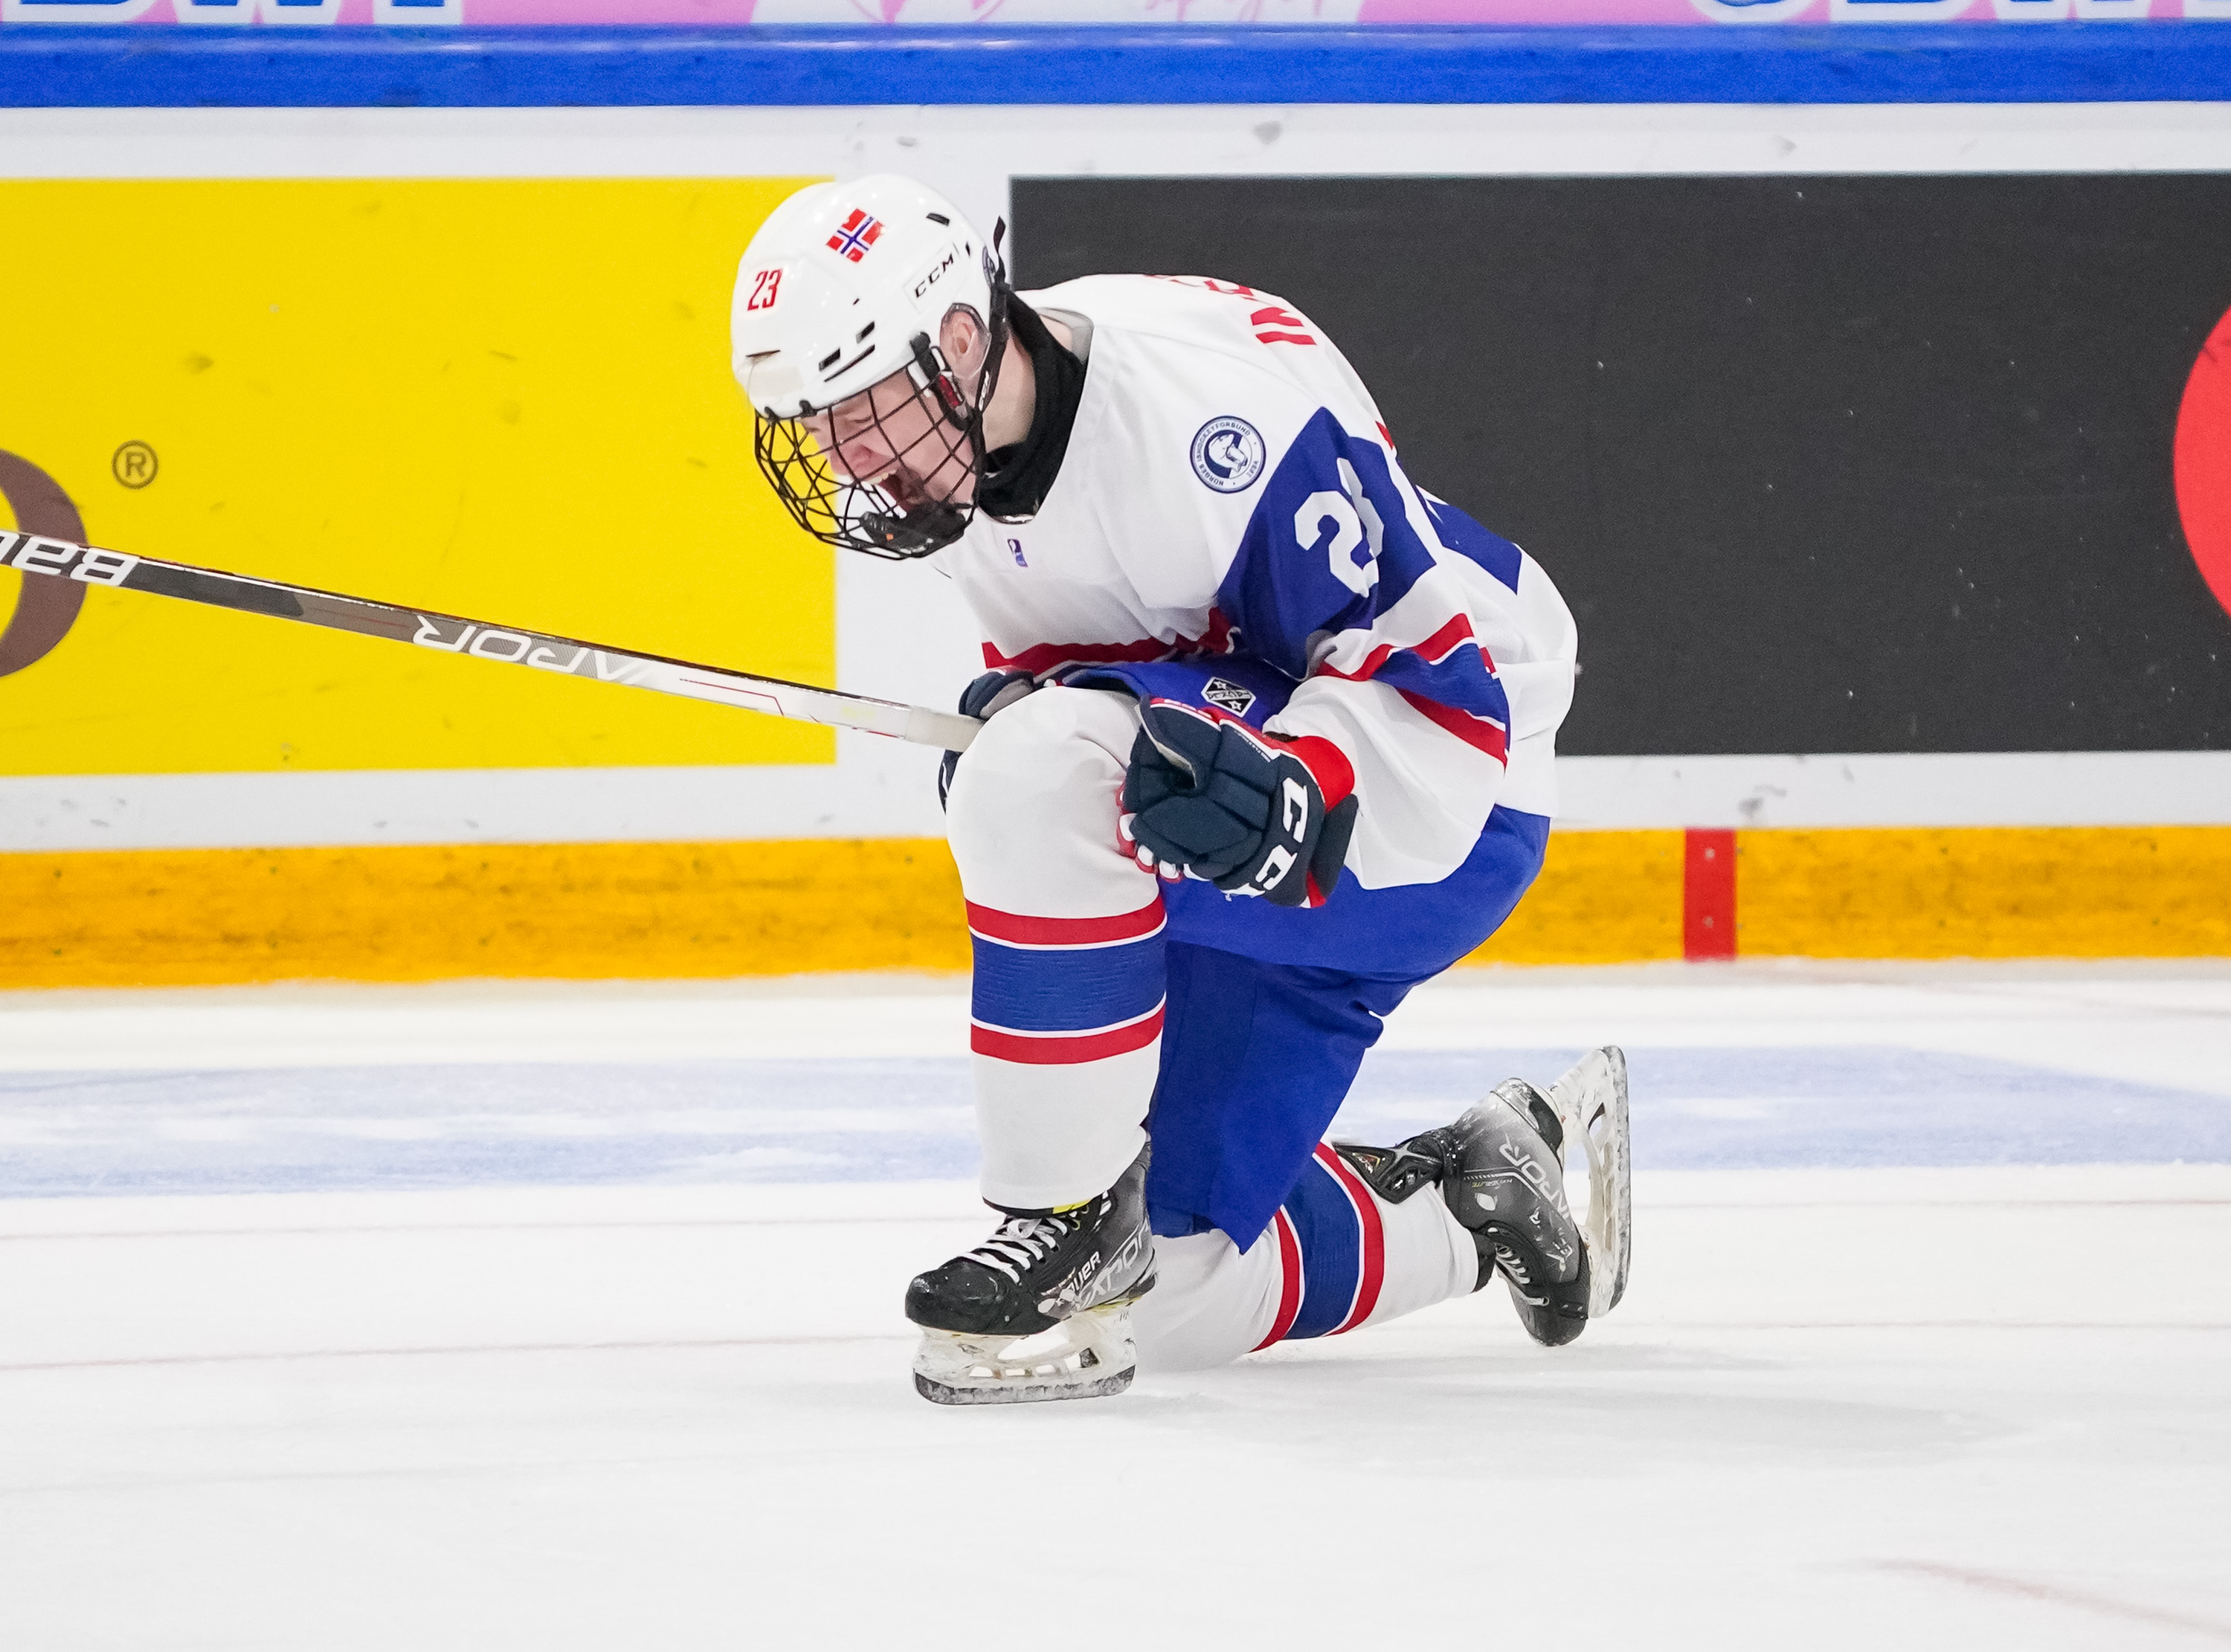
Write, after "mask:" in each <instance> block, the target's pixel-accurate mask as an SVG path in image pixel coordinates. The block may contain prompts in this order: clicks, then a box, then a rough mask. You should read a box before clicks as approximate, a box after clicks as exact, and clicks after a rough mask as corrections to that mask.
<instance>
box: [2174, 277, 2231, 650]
mask: <svg viewBox="0 0 2231 1652" xmlns="http://www.w3.org/2000/svg"><path fill="white" fill-rule="evenodd" d="M2176 508H2177V513H2178V514H2179V515H2180V516H2182V517H2183V519H2184V539H2185V543H2186V544H2188V545H2190V546H2191V547H2192V556H2193V560H2194V561H2195V562H2197V563H2199V565H2200V577H2201V578H2203V579H2205V580H2206V581H2207V582H2208V590H2212V591H2214V592H2215V600H2216V601H2217V602H2219V603H2222V604H2223V611H2224V612H2225V613H2227V614H2231V313H2226V314H2225V316H2224V318H2223V319H2221V321H2219V322H2217V323H2216V324H2215V332H2212V333H2210V334H2209V335H2208V342H2207V343H2206V344H2204V345H2201V346H2200V359H2199V360H2198V361H2195V362H2194V363H2193V364H2192V377H2191V378H2190V379H2189V380H2188V381H2187V382H2186V384H2185V387H2184V403H2183V406H2181V407H2180V408H2179V409H2178V410H2177V415H2176Z"/></svg>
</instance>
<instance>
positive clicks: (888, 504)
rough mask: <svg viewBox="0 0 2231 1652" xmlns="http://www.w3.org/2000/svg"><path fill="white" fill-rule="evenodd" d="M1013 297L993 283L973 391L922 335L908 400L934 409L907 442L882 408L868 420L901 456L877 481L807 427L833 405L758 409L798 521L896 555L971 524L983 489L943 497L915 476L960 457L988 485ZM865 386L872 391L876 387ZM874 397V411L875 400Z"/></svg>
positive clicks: (835, 540) (946, 540)
mask: <svg viewBox="0 0 2231 1652" xmlns="http://www.w3.org/2000/svg"><path fill="white" fill-rule="evenodd" d="M1004 297H1005V293H1004V290H1003V289H1002V288H1001V287H999V286H994V287H993V299H992V320H991V325H990V326H989V327H988V328H987V329H986V337H987V339H988V340H989V343H990V346H991V348H990V353H989V354H988V355H987V357H986V360H985V365H984V371H983V374H982V376H981V378H979V380H978V381H977V386H976V394H975V395H974V396H973V397H970V396H967V395H966V394H965V393H964V392H963V391H962V390H961V388H960V381H959V379H958V378H956V377H955V376H954V373H953V371H952V370H951V368H950V367H949V366H948V365H947V363H946V361H945V358H944V355H943V352H941V351H939V350H937V349H936V348H934V346H933V345H931V343H930V340H929V337H928V334H926V333H922V334H917V335H916V336H915V339H914V341H913V342H914V365H912V366H911V367H910V368H908V369H904V370H902V371H905V372H906V373H907V374H908V377H909V378H910V379H911V380H912V381H913V383H914V397H913V398H912V400H911V401H910V402H909V403H902V406H921V405H924V404H926V405H927V408H928V412H929V414H930V416H929V418H928V420H927V421H926V422H925V423H924V427H923V429H922V430H921V433H920V434H919V435H917V436H913V437H912V438H910V439H908V440H906V441H904V442H902V441H901V440H900V439H899V436H898V433H897V432H896V431H894V430H893V429H891V428H890V427H889V425H887V424H886V423H884V418H885V415H883V414H882V413H880V412H875V413H874V414H873V417H872V419H871V422H870V426H869V428H870V429H872V430H874V431H875V432H876V434H877V435H878V436H882V437H883V438H884V442H885V445H886V446H887V447H888V448H889V449H890V451H891V452H892V453H893V454H895V455H896V456H897V459H898V463H897V464H896V466H895V467H894V468H892V469H891V470H890V471H889V472H888V473H886V474H885V475H884V476H883V479H882V480H880V481H872V482H867V481H855V480H854V479H853V478H851V477H850V476H848V475H846V474H844V470H843V469H842V468H840V467H839V466H838V465H837V461H836V455H834V454H831V453H830V452H828V451H826V450H824V448H823V447H822V446H821V444H820V443H819V442H817V441H815V440H814V438H813V436H812V432H811V431H810V430H809V429H807V428H806V421H807V419H809V418H811V417H812V416H814V414H815V413H816V412H817V411H829V410H828V409H821V410H816V409H813V408H810V407H807V406H805V404H804V403H800V406H799V413H798V415H797V416H793V417H790V418H769V417H767V416H766V415H765V414H763V413H760V414H757V415H756V418H757V425H756V428H755V429H754V430H753V440H752V448H753V453H754V455H756V456H757V457H758V459H759V463H760V472H761V473H762V474H764V475H765V476H766V479H767V481H768V483H769V484H770V485H771V486H772V487H773V488H774V492H775V497H776V498H777V499H779V500H781V501H782V503H783V508H784V509H786V510H787V511H788V512H789V513H790V515H791V519H792V521H794V522H796V523H797V524H798V525H799V526H800V527H802V528H804V529H805V531H806V532H808V533H811V534H812V536H813V537H814V538H815V539H819V540H821V541H823V542H824V544H827V545H836V546H837V547H839V548H840V549H842V550H847V551H862V552H866V553H867V554H868V555H870V556H871V557H881V558H884V559H885V560H887V561H891V562H906V561H911V560H912V559H914V558H917V557H927V556H930V555H932V554H934V552H938V551H941V550H942V549H944V548H945V547H946V546H947V545H951V544H952V543H953V542H954V540H955V539H959V538H960V536H961V535H962V534H963V533H965V532H967V529H968V524H969V523H970V521H972V520H973V519H974V517H975V514H976V506H975V502H974V501H975V492H976V490H975V488H973V487H972V488H970V489H969V490H968V492H969V497H968V499H967V500H955V499H953V498H951V497H950V496H934V495H932V494H928V493H927V492H925V491H923V490H922V489H921V488H920V487H917V486H915V485H914V482H915V478H917V477H934V476H935V475H936V474H938V473H939V472H940V471H941V470H942V469H944V468H947V466H948V465H949V464H950V463H951V462H952V461H954V460H955V459H958V460H960V461H962V462H963V463H964V464H966V466H967V474H969V475H970V476H971V477H973V479H974V481H975V482H976V484H977V485H978V486H979V487H980V486H981V485H982V482H983V480H984V410H985V409H986V407H988V406H990V405H991V401H992V392H993V390H994V389H995V388H996V387H997V385H998V382H999V363H1000V359H1001V358H1002V357H1003V356H1004V355H1005V354H1006V342H1007V327H1006V321H1007V315H1006V304H1005V303H1004V302H1003V301H1002V300H1003V299H1004ZM885 382H888V381H885ZM876 388H880V386H877V387H876ZM861 394H863V395H864V396H868V397H871V398H872V396H873V389H871V390H867V391H863V392H861ZM868 406H869V407H870V410H871V411H872V410H874V408H875V403H874V401H873V400H872V399H870V401H869V403H868Z"/></svg>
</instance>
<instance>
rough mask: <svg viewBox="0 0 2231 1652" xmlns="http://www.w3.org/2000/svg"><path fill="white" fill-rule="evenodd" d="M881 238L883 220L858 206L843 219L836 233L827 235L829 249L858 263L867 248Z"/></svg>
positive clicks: (865, 254)
mask: <svg viewBox="0 0 2231 1652" xmlns="http://www.w3.org/2000/svg"><path fill="white" fill-rule="evenodd" d="M882 239H883V220H882V219H881V218H871V217H870V216H868V215H867V214H866V213H864V212H863V211H861V210H860V209H859V208H857V207H854V208H853V209H852V216H850V217H849V218H847V219H845V220H844V223H843V225H842V226H841V227H840V228H839V229H837V233H836V234H835V235H833V236H830V237H829V250H830V251H831V252H833V253H837V254H840V255H843V256H844V257H845V258H848V259H850V260H851V261H852V262H854V263H856V264H857V263H858V262H859V261H861V260H862V259H863V258H865V257H866V256H867V255H868V248H870V247H872V246H874V245H875V244H876V242H879V241H881V240H882Z"/></svg>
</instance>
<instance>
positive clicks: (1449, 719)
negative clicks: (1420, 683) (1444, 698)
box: [1396, 688, 1510, 767]
mask: <svg viewBox="0 0 2231 1652" xmlns="http://www.w3.org/2000/svg"><path fill="white" fill-rule="evenodd" d="M1396 692H1397V693H1399V694H1400V695H1401V696H1402V698H1403V699H1404V700H1407V701H1409V703H1410V707H1411V709H1413V711H1415V712H1416V713H1418V714H1419V716H1421V717H1424V718H1426V719H1427V720H1430V721H1432V722H1433V723H1436V724H1439V726H1441V727H1443V728H1445V729H1446V730H1448V732H1450V733H1452V734H1453V735H1455V736H1456V737H1457V738H1458V739H1460V740H1462V741H1463V742H1464V743H1465V745H1471V746H1476V747H1478V749H1479V750H1480V751H1483V752H1486V753H1487V754H1488V756H1490V757H1491V758H1494V759H1495V760H1496V761H1497V763H1500V764H1503V765H1505V766H1506V767H1507V766H1509V765H1510V734H1509V733H1508V732H1505V730H1504V726H1503V725H1502V724H1500V723H1491V722H1489V721H1488V720H1487V719H1485V718H1484V717H1474V716H1473V715H1472V714H1471V713H1470V712H1464V711H1458V709H1457V708H1456V707H1453V706H1444V705H1443V704H1441V702H1440V701H1439V700H1428V699H1426V697H1425V695H1423V694H1412V693H1411V692H1410V691H1409V690H1408V689H1407V688H1402V689H1398V690H1396Z"/></svg>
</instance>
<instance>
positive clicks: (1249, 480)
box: [1193, 413, 1264, 494]
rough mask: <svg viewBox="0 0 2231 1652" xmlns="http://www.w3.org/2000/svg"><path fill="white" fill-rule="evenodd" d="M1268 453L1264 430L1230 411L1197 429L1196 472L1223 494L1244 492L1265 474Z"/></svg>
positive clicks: (1194, 433) (1195, 435) (1194, 471)
mask: <svg viewBox="0 0 2231 1652" xmlns="http://www.w3.org/2000/svg"><path fill="white" fill-rule="evenodd" d="M1263 459H1264V447H1263V434H1262V432H1261V431H1259V430H1258V429H1256V428H1255V427H1254V426H1253V425H1251V424H1250V423H1247V421H1246V420H1245V419H1241V418H1234V417H1233V416H1232V415H1230V414H1228V413H1227V414H1225V416H1223V417H1221V418H1215V419H1211V420H1210V421H1209V422H1208V423H1206V424H1204V425H1202V426H1201V427H1200V429H1198V430H1196V431H1194V432H1193V474H1194V475H1196V476H1198V477H1200V479H1201V481H1203V482H1205V483H1206V484H1207V485H1208V486H1209V487H1213V488H1214V489H1215V490H1216V491H1217V492H1218V493H1219V494H1237V493H1241V492H1244V491H1245V489H1247V488H1249V487H1252V486H1253V485H1254V482H1255V479H1256V478H1257V477H1258V476H1259V475H1261V474H1263Z"/></svg>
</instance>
